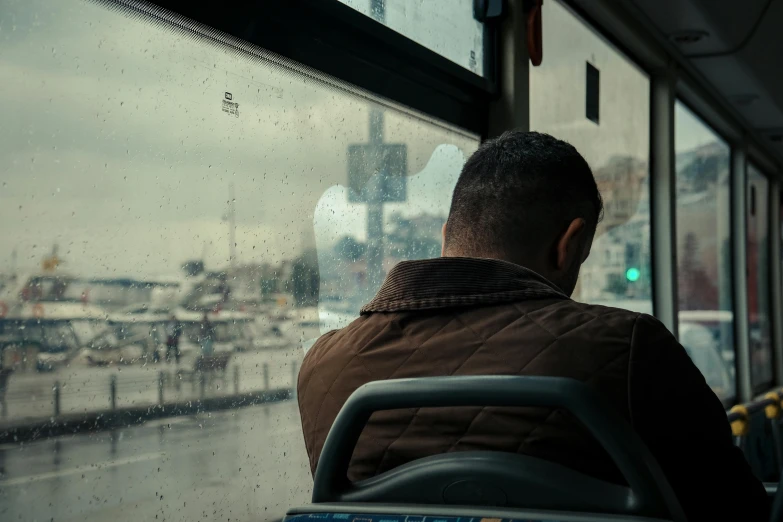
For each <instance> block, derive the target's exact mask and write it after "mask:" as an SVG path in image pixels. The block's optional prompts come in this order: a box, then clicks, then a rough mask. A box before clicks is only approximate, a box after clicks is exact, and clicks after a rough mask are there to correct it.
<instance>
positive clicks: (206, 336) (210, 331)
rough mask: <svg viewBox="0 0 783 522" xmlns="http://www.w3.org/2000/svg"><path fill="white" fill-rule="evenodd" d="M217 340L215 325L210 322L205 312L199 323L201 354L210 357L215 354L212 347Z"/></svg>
mask: <svg viewBox="0 0 783 522" xmlns="http://www.w3.org/2000/svg"><path fill="white" fill-rule="evenodd" d="M214 341H215V327H214V326H212V323H211V322H209V318H208V317H207V314H206V313H205V314H204V317H203V319H201V324H200V325H199V342H200V343H201V355H203V356H205V357H209V356H211V355H212V354H213V350H214V348H213V347H212V345H213V343H214Z"/></svg>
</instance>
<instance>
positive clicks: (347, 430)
mask: <svg viewBox="0 0 783 522" xmlns="http://www.w3.org/2000/svg"><path fill="white" fill-rule="evenodd" d="M447 406H533V407H552V408H559V409H565V410H568V411H570V412H571V413H572V414H573V415H574V416H575V417H576V418H577V419H578V420H579V421H581V422H582V424H583V425H584V426H585V427H586V428H587V429H588V431H590V432H591V433H592V435H593V436H594V437H595V438H596V440H597V441H598V442H599V443H600V444H601V445H602V446H603V447H604V449H605V450H606V451H607V453H608V454H609V456H610V457H611V458H612V460H613V461H614V463H615V464H616V465H617V467H618V469H619V470H620V472H621V473H622V474H623V476H624V477H625V479H626V481H627V482H628V484H629V485H630V487H623V486H618V485H614V484H609V483H606V482H603V481H600V480H598V479H594V478H592V477H588V476H586V475H583V474H580V473H578V472H576V471H573V470H571V469H568V468H565V467H563V466H560V465H557V464H554V463H551V462H546V461H543V460H540V459H536V458H533V457H526V456H522V455H517V454H509V453H499V452H457V453H448V454H443V455H436V456H431V457H427V458H424V459H419V460H416V461H413V462H410V463H408V464H406V465H403V466H400V467H398V468H395V469H392V470H390V471H387V472H386V473H383V474H381V475H378V476H376V477H373V478H370V479H368V480H364V481H360V482H357V483H351V482H350V481H349V480H348V478H347V471H348V465H349V463H350V459H351V456H352V454H353V450H354V447H355V446H356V442H357V441H358V438H359V436H360V434H361V432H362V429H363V428H364V426H365V424H366V423H367V421H368V420H369V418H370V415H372V413H373V412H375V411H382V410H390V409H401V408H423V407H447ZM313 502H314V503H320V502H387V503H388V502H393V503H421V504H462V505H493V506H514V507H521V508H530V509H553V510H564V509H565V510H571V511H588V512H601V513H613V514H626V515H643V516H651V517H661V516H666V517H669V518H670V519H672V520H675V521H678V522H679V521H684V520H685V516H684V514H683V511H682V509H681V507H680V505H679V502H678V501H677V498H676V496H675V495H674V492H673V491H672V489H671V487H670V486H669V483H668V481H667V480H666V477H665V476H664V475H663V472H662V471H661V469H660V467H659V466H658V464H657V462H656V461H655V459H654V458H653V457H652V455H651V454H650V452H649V450H648V449H647V448H646V447H645V446H644V444H643V443H642V441H641V440H640V439H639V437H638V436H637V435H636V433H635V432H634V431H633V430H632V429H631V427H630V426H629V425H628V424H627V423H626V422H625V420H624V419H623V418H622V417H620V416H619V414H618V413H617V412H615V411H614V410H613V407H612V405H611V404H609V403H608V402H607V401H606V400H605V399H604V398H603V397H602V396H600V395H599V394H598V393H596V392H594V391H593V390H592V389H591V388H590V387H589V386H587V385H586V384H584V383H581V382H579V381H576V380H573V379H565V378H554V377H516V376H469V377H428V378H419V379H398V380H389V381H376V382H372V383H369V384H366V385H364V386H362V387H361V388H359V389H358V390H356V391H355V392H354V393H353V394H352V395H351V397H350V398H349V399H348V401H347V402H346V403H345V405H344V406H343V408H342V410H341V411H340V413H339V414H338V416H337V418H336V419H335V422H334V424H333V425H332V428H331V430H330V431H329V434H328V436H327V438H326V441H325V444H324V447H323V450H322V452H321V457H320V459H319V462H318V466H317V468H316V474H315V482H314V487H313Z"/></svg>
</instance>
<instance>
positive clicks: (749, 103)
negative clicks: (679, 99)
mask: <svg viewBox="0 0 783 522" xmlns="http://www.w3.org/2000/svg"><path fill="white" fill-rule="evenodd" d="M632 5H633V6H635V7H636V8H637V10H638V11H640V12H641V13H643V15H644V16H645V17H646V19H647V20H648V21H649V24H650V25H651V26H652V29H653V30H654V31H656V32H657V33H658V35H659V37H661V38H663V39H664V40H665V41H666V42H667V43H669V44H670V45H671V46H672V48H673V49H674V50H675V52H676V53H677V54H678V57H679V59H680V61H684V62H685V63H687V64H688V65H689V66H691V67H692V68H693V70H695V71H697V72H698V73H699V74H700V75H701V76H702V77H703V78H704V79H705V80H706V81H707V82H708V83H709V84H710V85H711V87H713V88H714V90H715V91H716V92H717V93H719V95H720V97H721V98H722V99H723V101H724V103H725V104H726V105H727V106H728V107H730V108H731V109H732V110H733V111H734V112H736V114H738V115H739V116H740V117H741V119H742V120H743V122H744V123H745V124H747V125H748V126H749V127H750V128H752V129H753V130H754V131H755V134H756V136H758V137H759V139H760V141H761V142H762V143H761V146H762V147H764V148H766V149H769V150H770V151H774V154H775V155H776V156H777V157H778V160H779V162H780V160H783V38H781V37H780V27H783V2H780V1H777V2H775V1H774V0H745V1H743V2H737V1H735V0H633V2H632Z"/></svg>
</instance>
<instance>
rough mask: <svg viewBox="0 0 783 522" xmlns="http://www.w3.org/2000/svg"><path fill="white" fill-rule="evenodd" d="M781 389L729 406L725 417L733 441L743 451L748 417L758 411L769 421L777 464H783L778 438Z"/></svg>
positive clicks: (781, 398)
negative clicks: (747, 401)
mask: <svg viewBox="0 0 783 522" xmlns="http://www.w3.org/2000/svg"><path fill="white" fill-rule="evenodd" d="M781 400H783V389H778V390H773V391H769V392H767V393H766V394H765V395H764V397H763V398H761V399H757V400H755V401H752V402H749V403H747V404H737V405H736V406H734V407H733V408H731V409H730V410H729V411H728V413H727V414H726V417H727V419H728V421H729V423H730V424H731V433H732V435H734V443H735V444H736V445H737V446H738V447H739V448H740V449H742V450H743V451H744V449H745V448H744V445H745V438H746V436H747V435H748V434H749V433H750V419H751V417H752V416H753V415H754V414H756V413H758V412H760V411H763V412H764V416H765V417H766V418H767V419H768V420H769V421H770V424H771V427H772V436H773V439H774V450H775V460H776V461H777V466H778V468H780V467H781V466H783V440H781V438H780V420H781V413H782V412H783V402H781Z"/></svg>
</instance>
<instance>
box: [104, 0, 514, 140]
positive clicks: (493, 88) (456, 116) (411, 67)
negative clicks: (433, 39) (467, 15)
mask: <svg viewBox="0 0 783 522" xmlns="http://www.w3.org/2000/svg"><path fill="white" fill-rule="evenodd" d="M111 1H112V2H113V3H117V4H120V5H122V6H124V7H126V8H130V9H134V10H137V11H142V12H144V13H145V14H148V15H152V16H154V17H157V18H160V19H164V20H166V21H167V22H168V23H173V24H175V25H178V26H181V27H182V26H185V27H186V28H187V29H189V30H191V31H196V30H197V29H196V25H197V26H200V27H199V32H203V34H207V35H209V34H210V33H215V31H220V32H223V33H225V34H226V35H229V36H231V37H233V38H236V39H238V40H241V41H242V42H247V43H250V44H253V45H257V46H259V47H262V48H263V49H265V50H267V51H270V52H272V53H275V54H278V55H281V56H283V57H285V58H286V59H289V60H292V61H296V62H298V63H299V64H301V65H304V66H305V67H310V68H313V69H316V70H317V71H319V74H326V75H329V76H334V77H336V78H338V79H340V80H342V81H345V82H348V83H351V84H353V85H354V86H356V87H358V88H360V89H365V90H368V91H370V92H372V93H373V94H375V95H379V96H382V97H385V98H388V99H390V100H393V101H395V102H397V103H400V104H402V105H405V106H408V107H410V108H412V109H415V110H417V111H420V112H423V113H425V114H428V115H430V116H432V117H435V118H438V119H441V120H444V121H446V122H448V123H451V124H454V125H456V126H458V127H462V128H464V129H466V130H468V131H471V132H474V133H476V134H479V135H480V136H482V137H486V136H487V127H488V118H487V114H488V112H489V106H490V103H491V101H492V100H494V99H495V98H496V97H497V94H498V70H497V69H498V65H497V63H498V60H497V49H498V36H497V34H498V28H497V24H496V21H497V19H489V20H487V21H486V22H484V31H485V32H484V42H485V49H484V70H485V72H486V76H485V77H482V76H479V75H477V74H475V73H473V72H471V71H469V70H467V69H465V68H463V67H462V66H460V65H458V64H456V63H454V62H452V61H451V60H449V59H448V58H445V57H443V56H441V55H440V54H438V53H436V52H435V51H432V50H430V49H428V48H426V47H424V46H423V45H421V44H419V43H417V42H415V41H413V40H411V39H409V38H408V37H406V36H403V35H402V34H400V33H398V32H397V31H395V30H393V29H391V28H389V27H387V26H386V25H385V24H383V23H381V22H378V21H376V20H374V19H372V18H370V17H368V16H366V15H364V14H362V13H361V12H359V11H356V10H355V9H353V8H352V7H350V6H348V5H346V4H343V3H342V2H339V1H338V0H286V1H284V2H257V3H255V5H249V4H237V3H232V4H231V5H230V7H231V9H215V8H214V6H213V5H212V4H209V3H199V2H188V1H184V0H154V1H153V2H152V3H151V4H146V3H141V2H139V1H137V0H111ZM193 24H196V25H193Z"/></svg>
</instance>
